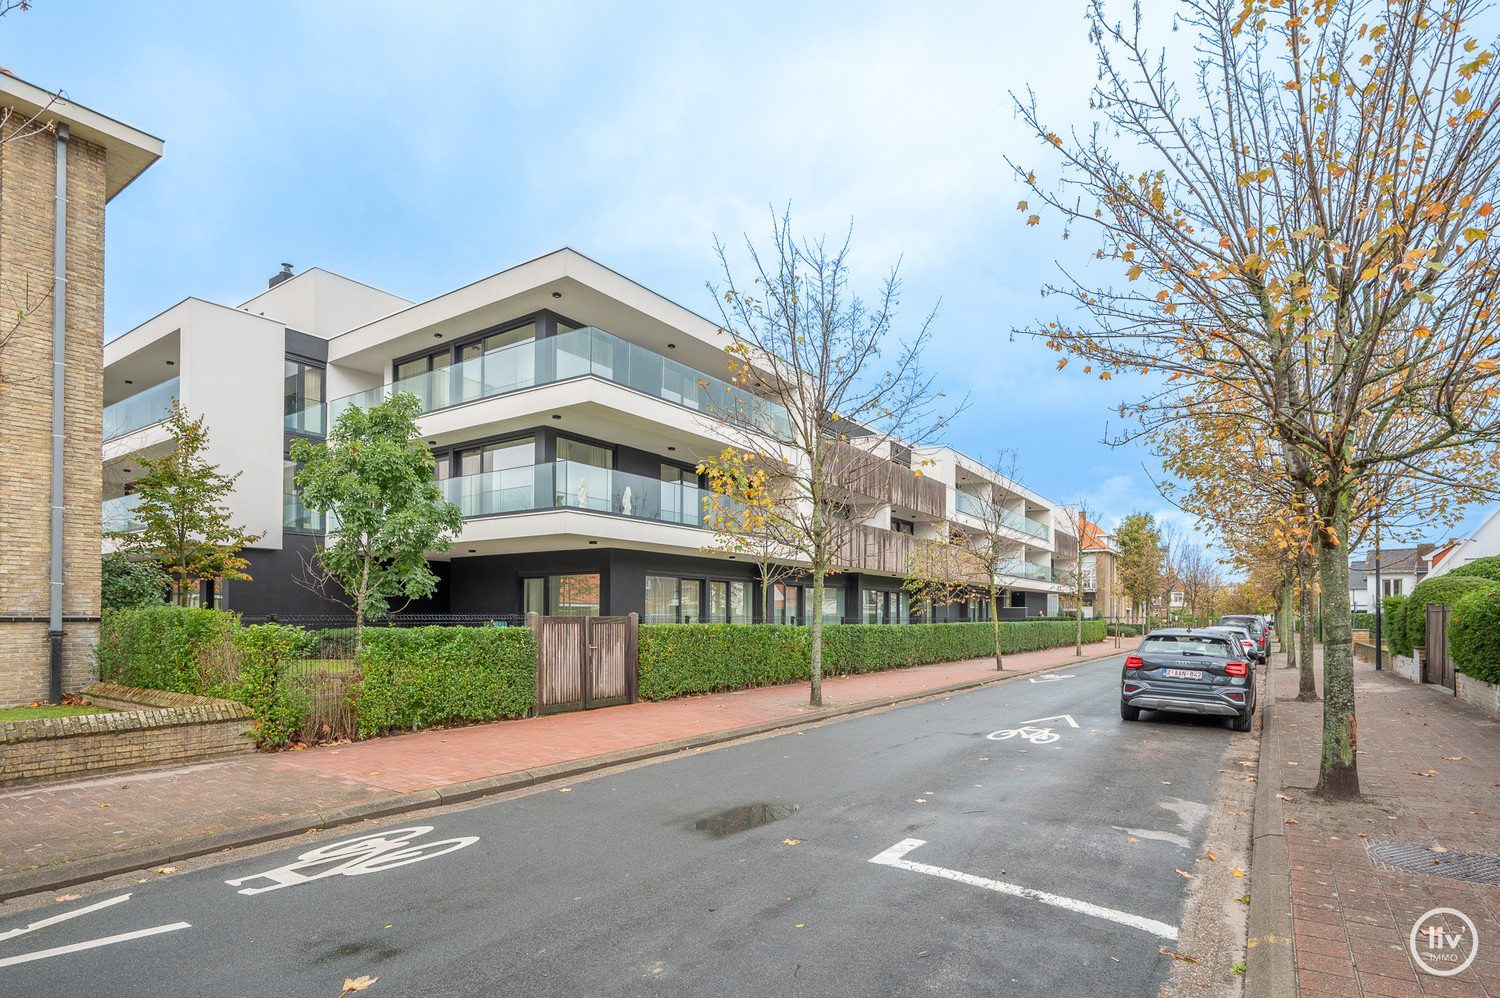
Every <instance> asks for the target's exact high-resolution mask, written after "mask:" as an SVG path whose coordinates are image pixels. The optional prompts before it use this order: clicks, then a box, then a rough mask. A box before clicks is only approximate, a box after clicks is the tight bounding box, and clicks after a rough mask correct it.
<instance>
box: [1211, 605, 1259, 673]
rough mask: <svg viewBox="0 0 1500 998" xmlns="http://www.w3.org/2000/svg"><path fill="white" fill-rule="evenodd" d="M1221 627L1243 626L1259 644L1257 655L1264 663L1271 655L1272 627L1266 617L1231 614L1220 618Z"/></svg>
mask: <svg viewBox="0 0 1500 998" xmlns="http://www.w3.org/2000/svg"><path fill="white" fill-rule="evenodd" d="M1219 626H1220V627H1243V628H1245V629H1246V630H1248V631H1249V632H1250V636H1251V637H1252V638H1254V639H1255V643H1256V645H1257V646H1258V647H1257V648H1256V652H1255V657H1256V658H1257V659H1258V660H1259V661H1260V663H1261V664H1262V665H1264V664H1265V662H1266V659H1268V658H1270V657H1271V628H1270V627H1268V626H1267V625H1266V622H1265V618H1264V617H1262V616H1261V615H1260V614H1258V613H1257V614H1250V613H1245V614H1231V615H1229V616H1225V617H1220V618H1219Z"/></svg>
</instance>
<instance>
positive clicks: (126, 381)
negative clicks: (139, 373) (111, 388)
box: [125, 378, 135, 385]
mask: <svg viewBox="0 0 1500 998" xmlns="http://www.w3.org/2000/svg"><path fill="white" fill-rule="evenodd" d="M125 383H126V384H127V385H133V384H135V382H134V381H131V380H130V379H129V378H126V379H125Z"/></svg>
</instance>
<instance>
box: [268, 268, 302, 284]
mask: <svg viewBox="0 0 1500 998" xmlns="http://www.w3.org/2000/svg"><path fill="white" fill-rule="evenodd" d="M295 276H296V275H295V274H293V273H292V265H291V264H289V263H283V264H282V265H281V273H279V274H275V275H273V276H272V277H271V283H270V284H268V285H266V286H267V287H270V288H274V287H275V286H276V285H278V284H280V283H281V282H282V281H290V280H291V279H292V278H293V277H295Z"/></svg>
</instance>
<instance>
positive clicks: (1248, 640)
mask: <svg viewBox="0 0 1500 998" xmlns="http://www.w3.org/2000/svg"><path fill="white" fill-rule="evenodd" d="M1204 630H1205V631H1221V632H1223V633H1225V634H1233V635H1234V636H1236V637H1237V638H1239V639H1240V645H1241V647H1243V648H1244V650H1245V654H1246V655H1252V656H1254V657H1256V658H1259V657H1260V643H1259V642H1258V641H1256V640H1255V638H1254V636H1252V635H1251V633H1250V629H1249V628H1248V627H1239V626H1234V625H1230V624H1220V625H1219V626H1217V627H1205V628H1204Z"/></svg>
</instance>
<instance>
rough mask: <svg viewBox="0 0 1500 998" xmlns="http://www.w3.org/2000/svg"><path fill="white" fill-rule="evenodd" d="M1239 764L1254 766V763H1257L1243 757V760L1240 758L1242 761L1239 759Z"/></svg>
mask: <svg viewBox="0 0 1500 998" xmlns="http://www.w3.org/2000/svg"><path fill="white" fill-rule="evenodd" d="M1239 764H1240V765H1241V766H1253V765H1255V763H1253V762H1246V761H1245V760H1243V759H1241V760H1240V761H1239Z"/></svg>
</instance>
